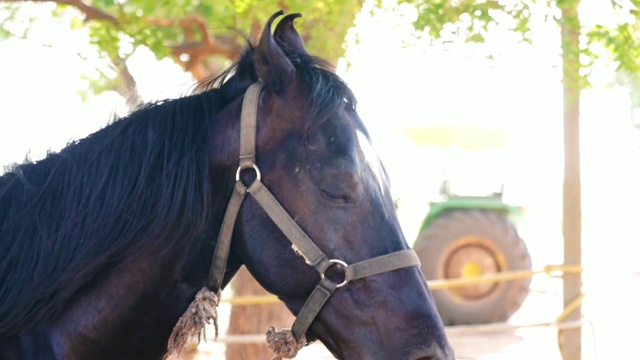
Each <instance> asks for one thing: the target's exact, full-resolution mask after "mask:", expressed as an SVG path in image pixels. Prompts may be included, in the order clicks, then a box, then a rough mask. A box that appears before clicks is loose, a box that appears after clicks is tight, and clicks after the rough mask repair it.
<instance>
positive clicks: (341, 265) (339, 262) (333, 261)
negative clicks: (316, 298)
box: [320, 259, 349, 289]
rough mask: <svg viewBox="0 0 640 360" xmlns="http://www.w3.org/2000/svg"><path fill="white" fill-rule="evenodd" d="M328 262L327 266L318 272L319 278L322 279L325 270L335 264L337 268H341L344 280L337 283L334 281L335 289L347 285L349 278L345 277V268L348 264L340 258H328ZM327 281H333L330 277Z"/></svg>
mask: <svg viewBox="0 0 640 360" xmlns="http://www.w3.org/2000/svg"><path fill="white" fill-rule="evenodd" d="M329 264H330V265H329V266H327V268H326V269H324V271H323V272H321V273H320V280H324V278H325V273H326V272H327V270H329V269H331V267H332V265H335V266H337V267H338V268H340V269H342V273H343V274H344V280H343V281H342V282H341V283H339V284H335V283H334V284H335V286H336V289H337V288H341V287H343V286H345V285H347V284H348V283H349V279H348V278H347V272H346V270H347V268H348V267H349V265H348V264H347V263H346V262H344V261H342V260H338V259H330V260H329ZM329 281H331V282H333V281H332V280H331V279H329Z"/></svg>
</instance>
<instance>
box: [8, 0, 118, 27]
mask: <svg viewBox="0 0 640 360" xmlns="http://www.w3.org/2000/svg"><path fill="white" fill-rule="evenodd" d="M0 2H6V3H22V2H38V3H44V2H52V3H55V4H60V5H69V6H73V7H75V8H76V9H78V10H80V11H81V12H82V13H84V16H85V17H84V21H91V20H97V21H106V22H109V23H112V24H114V25H120V22H119V21H118V19H117V18H115V17H114V16H112V15H110V14H107V13H106V12H104V11H102V10H100V9H98V8H95V7H93V6H89V5H87V4H85V3H83V2H82V1H81V0H0Z"/></svg>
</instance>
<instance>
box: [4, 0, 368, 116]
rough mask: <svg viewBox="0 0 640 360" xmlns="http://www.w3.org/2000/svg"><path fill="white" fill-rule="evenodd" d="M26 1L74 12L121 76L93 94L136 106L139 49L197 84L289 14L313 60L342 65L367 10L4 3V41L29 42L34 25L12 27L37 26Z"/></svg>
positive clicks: (291, 1)
mask: <svg viewBox="0 0 640 360" xmlns="http://www.w3.org/2000/svg"><path fill="white" fill-rule="evenodd" d="M28 2H33V3H47V4H52V5H55V6H51V7H50V9H51V11H52V13H53V14H54V15H56V16H59V17H61V16H63V15H67V14H68V12H70V11H71V12H73V13H74V14H75V16H74V17H73V20H72V21H71V24H70V26H72V27H73V28H74V29H77V30H79V31H86V32H87V34H88V37H89V41H90V43H91V45H93V46H94V48H95V49H96V50H97V51H98V52H99V54H100V57H101V58H102V59H105V60H108V61H109V62H110V63H111V66H112V68H113V69H114V70H115V73H116V74H117V75H116V76H115V77H113V76H110V75H108V74H105V73H101V74H100V76H98V77H97V78H95V79H93V83H92V89H93V91H94V92H95V93H100V92H102V91H105V90H114V91H117V92H118V93H119V94H120V95H122V96H123V97H124V98H125V99H127V101H128V104H129V105H130V107H135V106H137V105H138V104H139V103H140V102H141V99H140V97H139V96H138V94H137V92H136V87H135V79H134V78H133V76H132V75H131V73H130V72H129V69H128V67H127V60H128V59H129V58H130V57H131V56H132V54H133V53H134V52H135V50H136V49H137V48H138V47H140V46H145V47H148V48H149V49H150V50H151V51H152V52H153V53H154V54H155V56H156V57H157V58H158V59H162V58H166V57H170V58H172V59H173V60H174V61H175V62H176V63H178V64H180V65H181V66H182V68H183V69H184V70H185V71H188V72H190V73H191V74H192V75H193V77H194V78H195V79H196V80H203V79H205V78H207V77H209V76H211V75H213V74H216V73H218V72H219V71H220V70H221V69H223V68H224V67H226V66H227V65H229V64H230V62H231V61H233V60H235V59H236V57H237V55H238V54H239V51H240V50H241V49H242V48H243V47H244V45H245V43H246V40H247V39H249V40H256V37H257V36H258V34H259V30H260V29H261V26H262V23H263V21H264V19H267V18H268V17H269V16H270V15H271V14H272V13H274V12H275V11H277V10H279V9H283V10H285V12H301V13H303V15H304V17H303V19H301V20H300V21H299V22H297V25H298V26H299V28H300V29H301V33H302V34H303V35H304V36H305V39H304V40H305V44H306V45H307V47H308V48H309V50H310V52H311V53H313V54H316V55H319V56H322V57H324V58H326V59H327V60H329V61H337V59H338V58H339V57H340V56H341V55H342V53H343V51H344V49H343V47H342V46H340V45H341V44H342V43H343V39H344V36H345V34H346V32H347V29H348V28H349V27H351V26H352V24H353V18H354V16H355V14H356V12H358V11H359V10H360V8H361V5H362V0H351V1H338V0H334V1H327V2H312V3H309V2H306V1H303V0H281V1H277V2H276V1H273V2H269V4H265V2H264V1H259V0H246V1H233V0H226V1H215V2H210V1H209V2H207V1H204V2H203V1H196V0H178V1H174V0H160V1H151V0H127V1H111V0H93V1H83V0H31V1H25V0H0V3H5V5H4V6H3V7H0V19H3V22H2V26H0V39H1V38H10V37H19V38H20V37H27V36H28V28H29V26H28V25H27V26H22V27H20V28H21V29H22V31H20V30H15V29H14V28H13V27H11V26H9V24H11V23H12V21H14V22H27V23H30V22H34V21H37V19H31V18H30V17H29V14H28V13H26V14H25V12H28V9H27V10H25V9H24V8H25V7H24V6H23V5H24V4H25V3H28ZM247 31H248V33H245V32H247ZM336 39H338V40H336ZM53 46H55V45H53Z"/></svg>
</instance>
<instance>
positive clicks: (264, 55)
mask: <svg viewBox="0 0 640 360" xmlns="http://www.w3.org/2000/svg"><path fill="white" fill-rule="evenodd" d="M282 14H283V12H282V10H280V11H278V12H277V13H275V14H273V15H271V17H270V18H269V21H267V24H266V25H265V27H264V29H263V30H262V35H261V36H260V42H258V46H257V47H256V52H255V58H254V60H255V68H256V73H257V75H258V77H259V78H260V79H261V80H262V81H263V82H264V84H265V86H266V87H267V88H268V89H269V90H271V91H273V92H274V93H275V94H276V95H280V94H282V92H283V91H284V89H285V87H286V85H287V83H289V82H290V81H292V80H293V78H294V77H295V73H296V70H295V68H294V67H293V64H292V63H291V61H289V59H288V58H287V56H286V55H285V54H284V52H283V51H282V49H281V48H280V46H278V44H277V43H276V41H275V39H274V37H273V34H272V33H271V24H273V20H275V18H277V17H278V16H280V15H282Z"/></svg>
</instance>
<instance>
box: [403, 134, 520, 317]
mask: <svg viewBox="0 0 640 360" xmlns="http://www.w3.org/2000/svg"><path fill="white" fill-rule="evenodd" d="M405 132H406V134H407V135H408V136H409V138H410V139H411V140H412V141H413V142H414V143H415V144H416V145H420V146H423V145H436V146H438V147H440V148H442V149H445V151H448V150H447V149H453V150H456V151H457V152H458V156H456V157H455V159H458V160H459V159H460V158H461V156H460V155H459V154H460V153H465V154H470V155H471V158H472V160H470V161H469V160H467V161H466V162H463V164H462V165H461V164H451V163H448V164H447V167H456V166H455V165H458V166H457V167H462V168H467V170H468V168H471V170H472V174H468V172H467V174H464V175H460V174H455V172H449V171H447V176H446V178H445V179H444V181H443V183H442V186H441V189H440V195H441V197H442V199H441V200H440V201H437V202H433V203H431V204H430V205H431V206H430V210H429V212H428V214H427V215H426V216H425V218H424V220H423V221H422V225H421V226H420V230H419V232H418V236H417V239H416V241H415V243H414V249H415V251H416V252H417V254H418V256H419V258H420V261H421V263H422V265H421V270H422V272H423V273H424V276H425V278H426V279H427V280H433V279H454V278H473V277H478V276H482V275H489V274H496V273H500V272H504V271H512V270H531V257H530V255H529V252H528V250H527V246H526V245H525V243H524V241H523V240H522V238H521V237H520V235H519V234H518V231H517V229H516V225H517V224H518V221H519V219H520V217H521V215H522V208H520V207H517V206H513V205H510V204H507V203H505V202H504V201H503V196H502V195H503V189H504V186H503V185H502V184H500V186H499V188H498V189H497V191H495V190H494V191H490V192H487V191H485V192H484V193H483V192H480V191H475V192H474V191H467V192H465V191H455V189H454V188H453V184H455V183H456V180H460V178H463V182H464V181H466V182H467V183H472V184H475V185H477V183H479V182H480V181H479V178H480V177H481V174H480V173H481V172H483V171H484V172H486V173H489V172H491V169H490V168H487V167H486V166H483V165H480V164H481V163H482V162H481V161H480V162H478V161H476V159H475V158H474V156H475V155H479V154H481V153H482V152H483V151H485V150H489V149H493V150H496V149H499V150H501V149H502V148H503V145H504V140H503V136H502V133H500V132H496V131H491V130H487V129H475V128H468V127H464V128H462V127H459V128H456V127H451V126H446V127H432V128H420V129H408V130H406V131H405ZM484 158H485V159H486V158H487V156H484ZM488 158H491V156H489V157H488ZM494 162H495V161H494ZM470 164H471V165H472V166H469V165H470ZM500 165H503V164H497V166H500ZM451 173H454V176H453V177H452V176H451ZM484 190H486V189H484ZM529 283H530V279H529V278H526V279H520V280H512V281H505V282H494V283H479V284H474V285H468V286H457V287H450V288H446V289H437V290H434V291H433V296H434V298H435V303H436V306H437V308H438V311H439V313H440V316H441V317H442V320H443V322H444V323H445V325H461V324H482V323H492V322H503V321H507V320H508V319H509V318H510V317H511V315H513V313H515V312H516V311H517V310H518V309H519V308H520V306H521V305H522V303H523V302H524V300H525V298H526V297H527V295H528V293H529Z"/></svg>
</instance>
